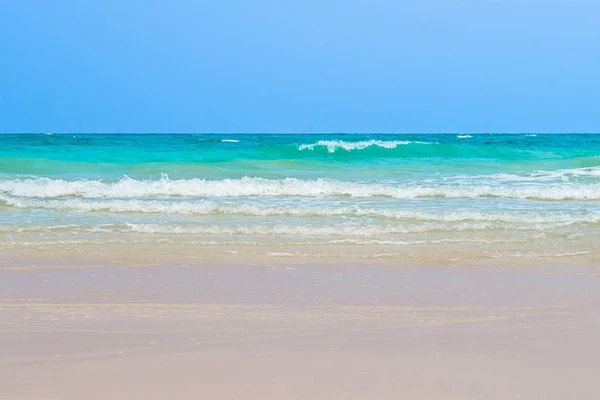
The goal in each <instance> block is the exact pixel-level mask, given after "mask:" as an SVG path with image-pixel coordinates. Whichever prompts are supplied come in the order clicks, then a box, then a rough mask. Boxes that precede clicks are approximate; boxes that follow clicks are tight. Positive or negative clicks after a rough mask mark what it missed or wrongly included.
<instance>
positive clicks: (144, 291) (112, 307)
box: [0, 263, 600, 399]
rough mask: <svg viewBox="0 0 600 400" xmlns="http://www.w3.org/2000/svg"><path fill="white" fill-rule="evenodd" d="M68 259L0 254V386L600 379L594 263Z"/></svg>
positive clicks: (593, 393)
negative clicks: (39, 263) (37, 262)
mask: <svg viewBox="0 0 600 400" xmlns="http://www.w3.org/2000/svg"><path fill="white" fill-rule="evenodd" d="M64 264H66V263H63V265H62V266H61V265H57V266H54V267H52V266H46V267H44V268H41V269H39V268H38V269H31V268H27V267H24V266H21V267H19V266H13V267H7V266H6V263H4V266H3V267H2V268H0V278H1V282H2V283H1V285H2V293H3V296H2V299H0V315H1V317H2V318H1V321H2V322H1V323H0V326H1V328H0V344H1V346H0V349H2V350H0V373H1V374H2V376H3V379H2V381H1V382H0V393H1V394H2V395H3V396H8V397H13V398H32V397H34V398H60V399H75V398H82V397H83V398H99V399H100V398H129V399H134V398H140V399H142V398H144V399H159V398H165V397H177V398H190V399H192V398H202V397H204V398H214V399H226V398H248V397H252V398H265V399H270V398H272V399H288V398H290V399H292V398H323V399H325V398H331V397H332V396H333V397H335V396H338V398H341V397H344V398H350V399H353V398H356V399H359V398H366V397H369V396H376V397H379V398H397V397H398V395H399V394H402V395H405V396H410V397H412V398H423V399H436V398H444V399H464V398H478V399H503V398H527V399H563V398H579V399H594V398H595V397H597V394H598V391H597V389H596V385H595V383H596V378H595V371H596V370H597V368H598V366H600V362H598V360H599V359H600V350H599V349H598V347H597V346H596V345H595V344H596V343H597V340H598V338H599V337H600V306H599V304H600V293H599V292H598V290H597V288H598V287H600V274H599V273H596V272H595V270H596V267H595V266H594V265H577V264H568V265H562V266H561V265H552V266H545V267H544V266H531V267H526V266H519V267H512V266H507V265H505V266H503V267H502V266H483V265H470V266H465V265H461V266H452V267H444V266H415V265H413V266H412V267H398V266H397V265H393V264H389V263H388V264H383V263H382V264H372V263H354V264H335V263H334V264H327V265H324V264H318V263H317V264H310V265H309V264H297V265H296V266H292V265H290V264H287V263H280V264H277V265H275V264H270V265H266V264H264V263H263V264H257V265H249V264H247V265H245V266H244V265H225V264H219V265H199V264H196V265H187V266H185V265H171V266H167V265H146V266H143V267H133V266H130V267H127V266H125V265H103V266H83V265H79V266H76V265H75V266H66V265H64ZM340 396H341V397H340Z"/></svg>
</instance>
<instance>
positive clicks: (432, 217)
mask: <svg viewBox="0 0 600 400" xmlns="http://www.w3.org/2000/svg"><path fill="white" fill-rule="evenodd" d="M159 244H160V245H161V246H162V247H160V248H161V252H163V253H164V252H168V251H169V248H170V246H175V245H177V248H178V249H180V250H181V249H184V250H183V251H184V252H187V253H189V254H194V255H195V256H196V260H197V261H198V262H202V255H203V254H206V255H211V256H212V258H211V259H212V260H215V259H216V260H218V256H219V254H225V253H226V254H229V255H230V256H231V255H232V254H236V255H237V256H238V257H239V258H240V259H244V257H250V256H259V255H263V256H264V255H270V256H273V257H275V256H278V257H282V258H286V257H287V258H292V259H310V260H313V261H314V260H317V261H318V260H325V259H328V258H337V259H344V258H347V259H378V258H379V259H381V258H383V259H389V260H391V262H406V261H408V262H412V261H414V260H428V262H434V263H460V262H466V261H482V260H488V259H495V260H509V259H510V260H515V259H521V260H523V259H530V260H531V259H538V258H544V259H545V258H552V259H557V260H561V262H567V261H568V260H580V261H585V262H592V263H593V262H598V259H599V256H600V249H599V248H598V246H599V244H600V135H598V134H168V135H166V134H50V133H47V134H2V135H0V253H4V254H5V255H11V254H12V255H15V254H17V253H19V254H27V253H28V252H29V253H35V254H44V253H46V254H48V253H52V252H55V251H57V249H59V248H63V249H71V250H73V251H76V250H77V249H81V248H83V247H82V246H88V248H89V246H95V248H96V249H110V248H111V247H110V246H117V245H118V246H121V247H120V248H121V249H123V248H126V249H130V250H131V251H138V252H142V251H144V250H143V249H152V248H153V246H154V245H159ZM135 246H138V247H137V248H136V247H135ZM135 249H137V250H135ZM0 258H1V257H0Z"/></svg>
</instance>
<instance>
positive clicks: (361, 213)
mask: <svg viewBox="0 0 600 400" xmlns="http://www.w3.org/2000/svg"><path fill="white" fill-rule="evenodd" d="M4 201H5V202H6V204H8V205H10V206H13V207H17V208H33V209H49V210H58V211H82V212H94V211H106V212H113V213H151V214H182V215H218V214H227V215H244V216H260V217H269V216H293V217H313V216H316V217H337V216H341V217H375V218H384V219H393V220H403V221H423V222H468V221H476V222H477V221H479V222H504V223H514V224H524V225H531V224H545V223H561V224H572V223H598V222H600V213H590V212H585V213H584V212H578V213H572V212H571V213H569V212H562V211H561V212H534V211H528V212H526V213H525V212H518V211H515V212H508V211H506V212H497V211H493V210H491V211H489V212H481V211H439V212H425V211H414V210H398V209H389V208H374V207H365V206H356V205H352V206H330V205H323V204H320V205H312V206H310V205H309V206H306V205H298V204H293V203H292V204H281V205H266V204H239V203H233V202H217V201H212V200H185V201H169V200H141V199H107V200H103V199H91V200H89V199H78V198H64V199H32V198H4Z"/></svg>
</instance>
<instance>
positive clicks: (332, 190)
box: [0, 175, 600, 201]
mask: <svg viewBox="0 0 600 400" xmlns="http://www.w3.org/2000/svg"><path fill="white" fill-rule="evenodd" d="M0 194H3V195H5V197H6V196H12V197H22V198H61V197H81V198H148V197H251V196H258V197H282V196H290V197H357V198H360V197H390V198H404V199H410V198H420V197H439V198H477V197H490V198H507V199H536V200H554V201H556V200H600V184H598V183H594V184H574V183H571V184H564V183H560V184H558V183H557V184H535V185H534V184H528V185H525V184H523V185H502V184H497V183H495V182H490V183H489V184H486V183H481V184H477V183H466V184H428V185H423V184H418V183H414V184H384V183H360V182H348V181H339V180H332V179H322V178H319V179H315V180H302V179H296V178H285V179H264V178H250V177H245V178H241V179H221V180H207V179H199V178H194V179H176V180H171V179H169V178H168V177H167V176H166V175H163V177H162V178H161V179H159V180H135V179H131V178H128V177H125V178H123V179H121V180H120V181H118V182H104V181H99V180H81V181H67V180H62V179H52V178H34V179H14V180H7V181H2V182H0Z"/></svg>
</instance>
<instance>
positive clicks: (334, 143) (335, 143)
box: [298, 139, 431, 153]
mask: <svg viewBox="0 0 600 400" xmlns="http://www.w3.org/2000/svg"><path fill="white" fill-rule="evenodd" d="M411 143H415V144H431V143H428V142H409V141H406V140H374V139H371V140H363V141H360V142H345V141H343V140H319V141H318V142H316V143H312V144H302V145H300V146H299V147H298V149H299V150H315V148H317V147H326V148H327V151H328V152H329V153H335V152H336V151H337V150H345V151H352V150H363V149H366V148H367V147H371V146H376V147H382V148H384V149H395V148H396V147H398V146H403V145H407V144H411Z"/></svg>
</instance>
